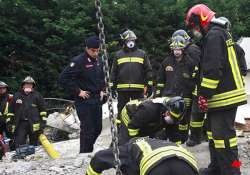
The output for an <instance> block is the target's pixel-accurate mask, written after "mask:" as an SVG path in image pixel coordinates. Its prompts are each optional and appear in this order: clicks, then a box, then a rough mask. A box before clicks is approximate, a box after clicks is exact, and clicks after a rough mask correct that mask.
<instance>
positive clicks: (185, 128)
mask: <svg viewBox="0 0 250 175" xmlns="http://www.w3.org/2000/svg"><path fill="white" fill-rule="evenodd" d="M179 130H181V131H185V130H188V124H186V125H181V124H179Z"/></svg>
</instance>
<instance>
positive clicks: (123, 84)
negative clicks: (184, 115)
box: [110, 30, 153, 118]
mask: <svg viewBox="0 0 250 175" xmlns="http://www.w3.org/2000/svg"><path fill="white" fill-rule="evenodd" d="M121 39H122V42H123V48H122V49H121V50H119V51H118V52H117V53H116V56H115V58H114V61H113V64H112V69H111V84H110V85H111V87H112V89H113V91H117V92H118V114H120V112H121V110H122V108H123V107H124V106H125V104H126V103H127V102H129V101H130V100H133V99H138V98H143V97H144V94H146V93H148V95H151V94H150V93H152V92H151V90H152V85H153V82H152V67H151V64H150V61H149V59H148V57H147V56H146V53H145V51H143V50H141V49H138V48H137V46H136V43H135V41H136V39H137V37H136V35H135V33H134V32H133V31H131V30H126V31H125V32H123V33H122V34H121ZM144 91H145V92H144ZM146 91H147V92H146ZM119 116H120V115H118V118H119Z"/></svg>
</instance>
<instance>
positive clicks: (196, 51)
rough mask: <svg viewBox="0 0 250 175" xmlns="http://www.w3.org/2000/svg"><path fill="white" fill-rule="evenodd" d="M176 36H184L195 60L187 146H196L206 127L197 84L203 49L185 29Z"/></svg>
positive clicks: (188, 50)
mask: <svg viewBox="0 0 250 175" xmlns="http://www.w3.org/2000/svg"><path fill="white" fill-rule="evenodd" d="M175 36H182V37H183V38H184V39H185V40H186V42H187V43H188V44H187V46H186V48H185V52H186V53H187V54H188V55H190V57H191V58H192V60H193V61H194V62H195V65H196V66H195V71H194V72H193V74H192V77H193V78H194V79H195V89H194V90H193V92H192V94H193V97H192V102H191V104H192V106H191V120H190V124H189V129H190V136H189V139H188V140H187V142H186V144H187V146H194V145H196V144H199V143H201V137H202V133H203V128H204V117H205V113H204V112H201V111H200V109H199V107H198V97H197V87H196V86H197V84H198V82H199V64H200V59H201V49H200V47H199V46H198V45H196V44H195V43H194V42H193V41H192V40H191V37H190V36H189V35H188V33H187V32H186V31H185V30H182V29H180V30H177V31H175V32H174V33H173V35H172V38H174V37H175Z"/></svg>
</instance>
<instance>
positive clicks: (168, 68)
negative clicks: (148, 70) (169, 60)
mask: <svg viewBox="0 0 250 175" xmlns="http://www.w3.org/2000/svg"><path fill="white" fill-rule="evenodd" d="M165 71H174V68H173V67H172V66H166V68H165Z"/></svg>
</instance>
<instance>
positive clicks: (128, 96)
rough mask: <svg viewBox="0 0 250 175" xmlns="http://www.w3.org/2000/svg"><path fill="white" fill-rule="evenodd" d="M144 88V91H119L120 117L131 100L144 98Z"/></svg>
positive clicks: (118, 105)
mask: <svg viewBox="0 0 250 175" xmlns="http://www.w3.org/2000/svg"><path fill="white" fill-rule="evenodd" d="M143 97H144V96H143V90H142V91H118V104H117V108H118V118H119V119H120V113H121V111H122V108H123V107H124V106H125V105H126V104H127V103H128V102H129V101H130V100H134V99H139V98H143Z"/></svg>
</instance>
